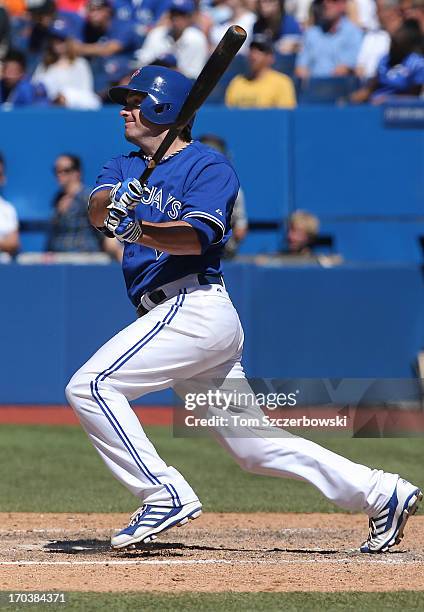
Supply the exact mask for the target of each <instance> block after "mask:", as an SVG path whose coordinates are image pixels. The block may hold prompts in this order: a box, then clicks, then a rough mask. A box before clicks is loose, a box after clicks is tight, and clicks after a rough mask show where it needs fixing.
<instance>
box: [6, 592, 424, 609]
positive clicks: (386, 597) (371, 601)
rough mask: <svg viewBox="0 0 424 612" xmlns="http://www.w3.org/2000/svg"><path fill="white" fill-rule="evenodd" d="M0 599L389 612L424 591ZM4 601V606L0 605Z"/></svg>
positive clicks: (413, 604) (417, 600)
mask: <svg viewBox="0 0 424 612" xmlns="http://www.w3.org/2000/svg"><path fill="white" fill-rule="evenodd" d="M0 595H2V597H1V598H0V609H1V610H22V609H24V608H25V609H26V608H31V609H34V610H37V612H41V611H43V612H44V611H45V610H66V612H70V611H71V610H75V611H81V610H83V611H84V612H92V611H93V612H94V611H97V610H113V612H130V611H132V610H137V611H138V610H139V611H141V612H157V611H158V610H160V612H217V611H218V610H219V611H220V612H239V611H240V610H243V611H244V612H253V611H255V612H256V611H258V612H259V611H263V610H266V612H277V611H280V610H281V611H284V612H300V611H302V612H316V610H319V609H321V610H324V611H325V612H357V610H361V612H380V611H381V612H383V611H384V612H387V611H388V612H390V611H395V610H396V611H399V612H400V611H402V612H404V611H405V610H422V609H423V608H424V593H423V592H415V591H398V592H393V593H181V594H178V595H169V594H163V595H162V594H153V593H67V594H66V603H65V604H57V605H53V607H52V604H50V605H42V604H37V605H30V604H26V605H25V606H23V605H21V606H20V607H17V606H13V605H7V604H6V605H5V604H4V602H5V601H7V597H6V594H5V593H3V594H1V593H0ZM2 604H3V605H2Z"/></svg>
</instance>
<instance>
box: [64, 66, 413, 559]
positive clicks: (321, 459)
mask: <svg viewBox="0 0 424 612" xmlns="http://www.w3.org/2000/svg"><path fill="white" fill-rule="evenodd" d="M190 88H191V82H190V81H189V80H188V79H186V78H185V77H184V76H182V75H181V74H178V73H176V72H174V71H172V70H169V69H167V68H161V67H158V66H147V67H145V68H142V69H141V70H139V71H137V72H136V73H135V74H134V75H133V77H132V78H131V81H130V83H129V85H128V86H126V87H113V88H112V89H111V90H110V97H111V98H112V100H113V101H114V102H116V103H118V104H120V105H121V106H122V110H121V113H120V114H121V117H122V118H123V120H124V130H125V137H126V139H127V140H128V141H129V142H131V143H133V144H134V145H135V147H136V148H135V150H134V151H133V152H132V153H130V154H129V155H120V156H118V157H115V158H113V159H112V160H110V161H109V162H107V163H106V164H105V165H104V167H103V169H102V170H101V172H100V175H99V177H98V179H97V183H96V186H95V188H94V189H93V191H92V193H91V196H90V201H89V216H90V220H91V222H92V223H93V225H94V226H96V227H98V228H104V227H106V228H107V230H108V231H109V232H111V233H113V234H114V235H115V236H116V237H117V238H118V239H119V240H121V241H122V242H123V243H124V245H125V251H124V258H123V272H124V276H125V282H126V286H127V291H128V296H129V298H130V300H131V301H132V303H133V304H134V307H135V308H136V309H137V313H138V318H137V320H136V321H135V322H134V323H132V324H131V325H129V326H128V327H127V328H125V329H123V330H122V331H121V332H119V333H118V334H117V335H116V336H114V337H113V338H112V339H111V340H109V341H108V342H107V343H106V344H105V345H104V346H103V347H102V348H101V349H100V350H99V351H97V353H96V354H95V355H93V357H91V359H89V361H88V362H87V363H86V364H85V365H84V366H83V367H82V368H81V369H80V370H79V371H78V372H77V373H76V374H75V375H74V376H73V378H72V379H71V381H70V382H69V385H68V387H67V389H66V391H67V397H68V399H69V401H70V403H71V404H72V406H73V408H74V410H75V411H76V413H77V415H78V417H79V419H80V421H81V423H82V425H83V427H84V428H85V430H86V432H87V433H88V435H89V437H90V439H91V441H92V443H93V444H94V446H95V448H96V450H97V451H98V453H99V454H100V456H101V457H102V459H103V460H104V462H105V463H106V465H107V466H108V467H109V469H110V470H111V472H112V473H113V475H114V476H115V477H116V478H117V479H118V480H119V481H120V482H121V483H122V484H124V485H125V486H126V487H127V488H128V489H129V490H130V491H131V492H132V493H134V495H135V496H136V497H137V498H138V499H139V500H140V508H139V509H138V510H136V512H135V513H134V514H133V515H132V517H131V519H130V522H129V524H128V526H126V527H124V528H123V529H122V531H120V532H119V533H117V534H116V535H114V536H113V537H112V547H113V548H116V549H121V548H125V547H129V546H132V545H134V544H136V543H146V542H150V541H151V540H154V539H155V538H156V537H157V536H158V535H159V534H160V533H161V532H163V531H165V530H166V529H169V528H170V527H173V526H175V525H182V524H184V523H187V522H188V521H189V519H195V518H197V517H198V516H199V515H200V514H201V510H202V504H201V502H200V501H199V499H198V497H197V495H196V492H195V491H194V490H193V489H192V488H191V486H190V485H189V483H188V482H187V481H186V480H185V478H184V476H183V475H182V474H180V473H179V472H178V471H177V470H176V469H175V468H173V467H172V466H170V465H167V464H166V463H165V462H164V461H163V460H162V459H161V457H159V455H158V453H157V452H156V450H155V448H154V446H153V445H152V443H151V442H150V441H149V440H148V438H147V437H146V434H145V433H144V431H143V428H142V426H141V424H140V422H139V421H138V419H137V417H136V415H135V414H134V412H133V411H132V409H131V407H130V404H129V402H130V401H131V400H135V399H136V398H139V397H141V396H143V395H145V394H147V393H150V392H152V391H158V390H161V389H165V388H168V387H174V388H176V389H177V391H178V392H179V393H184V391H187V390H190V391H195V390H196V388H197V387H196V385H198V380H199V379H200V380H212V379H213V380H215V381H216V380H222V381H223V382H222V385H221V386H222V388H224V389H225V384H226V382H225V381H231V383H229V386H230V387H231V388H233V386H234V380H235V379H237V380H238V381H239V383H240V385H241V386H243V385H245V386H247V390H248V391H250V387H248V383H247V381H246V380H245V375H244V372H243V368H242V365H241V362H240V360H241V357H242V350H243V330H242V327H241V324H240V321H239V318H238V315H237V312H236V310H235V309H234V307H233V305H232V303H231V300H230V297H229V296H228V293H227V291H226V289H225V285H224V281H223V278H222V274H221V263H220V253H221V251H222V248H223V246H224V244H225V242H226V241H227V240H228V238H229V236H230V218H231V211H232V207H233V204H234V201H235V199H236V196H237V193H238V189H239V182H238V179H237V176H236V174H235V171H234V169H233V168H232V166H231V164H230V163H229V161H228V160H227V159H226V158H225V157H224V156H223V155H221V154H220V153H218V152H216V151H214V150H212V149H209V148H208V147H206V146H204V145H202V144H200V143H198V142H194V141H193V140H192V139H191V134H190V127H187V128H185V129H184V131H183V132H182V133H181V135H180V137H179V138H177V140H175V141H174V143H173V144H172V146H171V147H170V149H169V150H168V152H167V156H166V157H165V158H163V160H162V162H161V163H160V164H159V165H158V167H157V168H156V169H155V170H154V172H153V174H152V176H151V178H150V179H149V181H148V185H147V186H144V185H140V183H139V181H138V180H137V178H136V177H139V176H140V175H141V174H142V172H143V170H144V169H145V167H146V165H147V164H148V161H149V158H150V156H152V155H153V153H154V152H155V151H156V149H157V148H158V146H159V145H160V143H161V142H162V140H163V139H164V137H165V135H166V134H167V131H168V129H169V128H170V126H171V125H172V124H173V123H174V122H175V120H176V117H177V115H178V112H179V110H180V109H181V106H182V104H183V102H184V100H185V98H186V96H187V95H188V92H189V90H190ZM106 308H107V305H106ZM181 381H185V382H184V383H182V382H181ZM239 388H240V387H239ZM210 410H211V411H212V412H214V411H215V412H216V411H217V410H218V409H215V408H214V407H210ZM243 411H246V412H247V413H250V414H257V413H258V411H259V408H258V407H257V406H255V405H252V406H242V405H232V406H229V408H228V411H227V413H229V414H230V415H231V414H240V413H243ZM275 433H276V432H275V430H274V431H273V430H272V428H267V427H259V426H257V427H250V428H248V429H246V435H244V436H241V435H240V432H234V435H231V432H228V431H226V432H224V431H222V430H221V429H220V428H219V427H217V428H216V431H215V434H216V437H217V439H218V440H219V442H220V443H221V444H222V445H223V446H224V447H225V448H226V449H227V450H228V451H229V452H230V453H231V454H232V455H233V457H234V458H235V460H236V461H237V462H238V463H239V465H240V466H241V467H242V468H243V469H246V470H248V471H251V472H255V473H258V474H266V475H273V476H279V477H283V478H296V479H299V480H303V481H306V482H309V483H311V484H313V485H315V487H317V488H318V489H319V491H321V493H323V495H325V496H326V497H327V499H329V500H331V501H333V502H334V503H336V504H338V505H339V506H341V507H343V508H346V509H348V510H353V511H363V512H365V513H366V514H367V515H368V517H369V524H370V531H369V536H368V539H367V540H366V542H365V543H364V544H363V545H362V547H361V550H362V551H363V552H382V551H386V550H387V549H388V548H390V547H391V546H393V545H394V544H396V543H398V542H399V541H400V539H401V537H402V536H403V529H404V526H405V523H406V521H407V519H408V517H409V515H410V514H413V513H414V512H415V511H416V509H417V506H418V503H419V501H420V500H421V499H422V493H421V491H420V490H419V489H418V488H417V487H416V486H413V485H412V484H410V483H409V482H407V481H405V480H403V479H402V478H399V476H398V475H396V474H390V473H386V472H383V471H381V470H375V469H370V468H368V467H365V466H363V465H358V464H356V463H353V462H352V461H349V460H348V459H345V458H343V457H341V456H339V455H337V454H335V453H333V452H331V451H329V450H326V449H325V448H322V447H321V446H319V445H317V444H315V443H313V442H311V441H309V440H304V439H302V438H299V437H295V436H292V435H289V434H287V435H285V436H284V437H283V436H281V431H280V430H278V435H273V434H275Z"/></svg>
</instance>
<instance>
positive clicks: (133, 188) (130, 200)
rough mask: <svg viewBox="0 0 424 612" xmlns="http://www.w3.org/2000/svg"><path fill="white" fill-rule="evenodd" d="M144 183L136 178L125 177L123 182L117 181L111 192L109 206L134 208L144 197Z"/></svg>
mask: <svg viewBox="0 0 424 612" xmlns="http://www.w3.org/2000/svg"><path fill="white" fill-rule="evenodd" d="M143 191H144V185H142V184H141V183H140V181H138V180H137V179H136V178H132V179H125V181H124V182H123V183H116V185H115V186H114V187H113V189H112V190H111V192H110V206H109V207H108V208H121V209H126V210H127V211H128V210H134V208H135V207H136V206H138V204H140V202H141V200H142V198H143Z"/></svg>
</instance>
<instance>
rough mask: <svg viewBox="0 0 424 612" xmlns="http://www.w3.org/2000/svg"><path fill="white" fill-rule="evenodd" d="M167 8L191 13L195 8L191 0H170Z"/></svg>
mask: <svg viewBox="0 0 424 612" xmlns="http://www.w3.org/2000/svg"><path fill="white" fill-rule="evenodd" d="M169 10H170V11H171V12H172V11H175V12H178V13H185V14H187V15H191V14H192V13H194V12H195V10H196V5H195V4H194V2H193V0H172V2H171V5H170V7H169Z"/></svg>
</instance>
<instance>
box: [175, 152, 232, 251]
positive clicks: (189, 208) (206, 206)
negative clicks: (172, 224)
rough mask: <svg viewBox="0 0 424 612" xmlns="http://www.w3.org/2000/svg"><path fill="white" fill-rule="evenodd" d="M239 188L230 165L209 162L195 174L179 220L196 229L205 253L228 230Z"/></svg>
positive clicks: (220, 239) (185, 195) (221, 238)
mask: <svg viewBox="0 0 424 612" xmlns="http://www.w3.org/2000/svg"><path fill="white" fill-rule="evenodd" d="M238 190H239V182H238V179H237V176H236V173H235V172H234V170H233V169H232V167H231V166H230V165H229V164H226V163H212V164H210V165H208V166H206V167H205V168H203V170H202V171H201V172H200V173H199V174H198V175H197V177H196V178H195V180H194V181H193V182H192V183H191V184H190V187H189V189H188V190H187V192H186V193H185V194H184V202H183V205H182V208H181V215H180V220H181V221H186V222H187V223H189V224H190V225H191V226H192V227H194V229H195V230H196V231H197V234H198V236H199V240H200V243H201V246H202V253H204V252H205V251H206V250H207V248H208V247H209V246H210V245H213V244H219V243H220V242H221V241H222V240H223V238H224V236H225V235H226V233H227V232H228V231H229V229H230V219H231V213H232V210H233V206H234V202H235V200H236V197H237V193H238Z"/></svg>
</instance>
